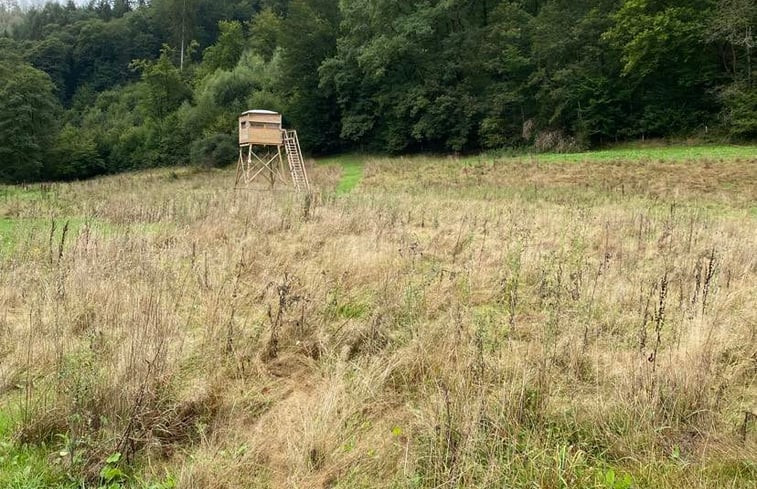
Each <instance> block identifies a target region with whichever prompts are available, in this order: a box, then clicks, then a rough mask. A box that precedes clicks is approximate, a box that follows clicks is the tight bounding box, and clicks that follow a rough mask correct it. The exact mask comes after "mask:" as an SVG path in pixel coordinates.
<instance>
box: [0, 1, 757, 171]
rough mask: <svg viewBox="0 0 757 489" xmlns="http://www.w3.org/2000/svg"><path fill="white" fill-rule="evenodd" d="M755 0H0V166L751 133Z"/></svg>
mask: <svg viewBox="0 0 757 489" xmlns="http://www.w3.org/2000/svg"><path fill="white" fill-rule="evenodd" d="M756 26H757V3H756V2H754V1H753V0H688V1H686V2H680V1H677V0H403V1H397V0H151V1H148V0H137V1H135V0H92V1H90V2H89V3H88V4H86V5H83V6H77V5H76V4H74V3H73V2H71V1H69V2H67V3H65V4H58V3H48V4H46V5H44V6H43V7H39V8H33V9H30V10H22V9H20V8H19V7H18V4H17V3H16V2H15V0H0V180H2V181H7V182H19V181H31V180H39V179H43V180H53V179H75V178H86V177H90V176H94V175H98V174H104V173H111V172H117V171H123V170H129V169H136V168H145V167H152V166H163V165H174V164H184V163H187V162H192V163H194V164H200V165H222V164H227V163H229V162H231V161H233V160H234V159H235V154H236V133H235V131H236V117H237V115H238V113H240V112H242V111H244V110H246V109H249V108H267V109H272V110H276V111H280V112H282V113H283V114H284V116H285V120H286V123H287V125H289V126H291V127H296V128H297V129H298V131H299V132H300V138H301V141H302V144H303V147H304V148H305V149H306V150H307V151H310V152H314V153H326V152H337V151H348V150H361V151H372V152H388V153H401V152H417V151H434V152H452V151H454V152H457V151H479V150H485V149H492V148H502V147H526V146H530V147H534V148H536V149H538V150H557V151H568V150H573V149H578V148H587V147H595V146H601V145H603V144H607V143H611V142H615V141H622V140H631V139H639V138H664V137H682V136H696V137H700V138H714V139H719V140H725V139H729V140H749V139H753V138H756V137H757V87H756V86H755V83H754V74H753V69H754V66H755V61H756V59H755V49H754V32H753V31H754V30H755V27H756Z"/></svg>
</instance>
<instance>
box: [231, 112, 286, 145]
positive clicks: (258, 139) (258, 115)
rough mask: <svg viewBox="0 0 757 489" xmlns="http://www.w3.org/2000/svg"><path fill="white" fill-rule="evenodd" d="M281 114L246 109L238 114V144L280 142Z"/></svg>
mask: <svg viewBox="0 0 757 489" xmlns="http://www.w3.org/2000/svg"><path fill="white" fill-rule="evenodd" d="M282 141H283V137H282V134H281V114H278V113H276V112H273V111H270V110H248V111H247V112H245V113H244V114H242V115H240V116H239V145H240V146H241V145H243V144H254V145H272V146H279V145H281V144H282Z"/></svg>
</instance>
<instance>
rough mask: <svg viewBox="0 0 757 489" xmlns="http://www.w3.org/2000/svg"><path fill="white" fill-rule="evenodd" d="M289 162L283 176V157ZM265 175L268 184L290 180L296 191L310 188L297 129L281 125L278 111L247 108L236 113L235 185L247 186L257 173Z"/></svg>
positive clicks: (257, 175) (238, 186)
mask: <svg viewBox="0 0 757 489" xmlns="http://www.w3.org/2000/svg"><path fill="white" fill-rule="evenodd" d="M284 154H286V157H287V163H288V166H289V178H286V177H285V174H286V171H285V170H284V157H283V155H284ZM261 175H262V176H263V177H264V178H267V179H268V181H269V183H270V185H271V188H273V186H274V185H275V183H276V180H280V181H281V182H283V183H288V182H289V181H290V180H291V182H292V184H293V185H294V188H295V190H297V191H303V190H304V191H309V190H310V182H309V181H308V176H307V173H306V172H305V163H304V161H303V159H302V151H301V150H300V141H299V139H298V137H297V131H293V130H287V129H284V128H283V127H282V126H281V114H279V113H278V112H273V111H270V110H248V111H247V112H245V113H243V114H241V115H240V116H239V163H238V165H237V178H236V184H235V187H236V188H240V187H243V186H247V185H249V184H250V183H252V182H253V181H254V180H255V179H256V178H257V177H259V176H261Z"/></svg>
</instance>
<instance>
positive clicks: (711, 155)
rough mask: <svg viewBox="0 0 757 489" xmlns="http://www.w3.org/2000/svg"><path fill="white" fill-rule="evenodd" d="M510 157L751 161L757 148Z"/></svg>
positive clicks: (654, 149) (631, 149) (629, 149)
mask: <svg viewBox="0 0 757 489" xmlns="http://www.w3.org/2000/svg"><path fill="white" fill-rule="evenodd" d="M511 157H512V158H517V159H522V158H524V157H527V158H532V159H534V160H537V161H540V162H558V163H559V162H575V163H578V162H584V161H607V160H626V161H640V160H663V161H684V160H698V159H710V160H718V159H737V158H755V159H757V146H753V145H749V146H736V145H719V146H708V145H698V146H679V145H676V146H654V147H639V146H621V147H617V148H611V149H604V150H599V151H586V152H582V153H539V154H527V155H523V156H511Z"/></svg>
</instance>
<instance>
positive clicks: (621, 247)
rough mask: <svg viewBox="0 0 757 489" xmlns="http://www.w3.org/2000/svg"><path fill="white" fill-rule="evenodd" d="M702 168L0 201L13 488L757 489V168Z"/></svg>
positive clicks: (134, 183)
mask: <svg viewBox="0 0 757 489" xmlns="http://www.w3.org/2000/svg"><path fill="white" fill-rule="evenodd" d="M697 152H698V154H700V155H701V156H700V157H699V158H698V159H687V158H686V156H685V152H683V151H680V150H675V151H669V152H665V151H663V150H660V149H658V150H653V152H651V153H650V154H653V155H654V157H642V158H637V159H633V158H632V157H631V156H628V155H631V154H634V153H635V154H638V153H639V152H638V151H633V152H632V151H629V152H628V155H626V156H625V157H623V156H620V155H619V153H618V152H616V153H615V154H616V155H617V156H615V157H602V154H601V153H600V156H599V157H596V158H595V157H593V156H592V155H585V156H584V157H583V158H582V159H580V160H577V159H575V158H573V159H565V160H559V158H558V157H551V156H550V157H544V158H540V157H531V158H512V157H506V156H495V155H489V156H479V157H472V158H464V159H458V158H436V159H434V158H428V157H413V158H407V157H405V158H392V159H390V158H382V157H378V158H370V157H359V156H354V157H351V158H343V159H342V160H336V161H335V160H331V163H329V162H325V164H321V165H317V166H315V167H313V168H312V169H311V176H312V177H313V180H314V182H315V186H316V188H317V192H316V198H315V199H313V200H312V201H309V203H306V202H305V201H303V200H301V199H300V198H298V197H297V196H295V195H293V194H291V193H289V192H284V191H281V192H280V191H275V192H273V193H271V192H268V191H264V190H262V189H261V190H257V189H252V190H246V191H233V190H231V189H230V185H231V182H232V180H233V173H232V172H231V171H229V170H224V171H220V170H197V169H187V168H179V169H174V170H170V169H160V170H148V171H141V172H137V173H129V174H122V175H117V176H109V177H101V178H98V179H94V180H89V181H84V182H76V183H56V184H45V185H31V186H16V187H0V215H2V216H3V217H2V218H0V486H2V487H10V488H24V489H32V488H43V487H45V488H49V487H53V488H66V489H68V488H72V489H73V488H75V487H107V488H129V487H131V488H172V487H179V488H203V489H207V488H229V489H231V488H238V487H251V488H254V487H261V488H262V487H272V488H273V487H276V488H279V487H298V488H302V487H314V488H315V487H334V488H356V487H365V488H369V487H370V488H375V487H387V488H438V487H460V488H463V487H465V488H471V487H480V488H488V487H524V488H525V487H544V488H564V487H570V488H613V489H619V488H624V489H629V488H632V487H633V488H637V487H638V488H680V487H688V488H709V487H718V488H734V489H736V488H739V489H743V488H750V487H751V488H753V487H757V465H755V459H754V453H757V420H755V408H756V407H757V383H756V382H755V376H756V375H757V364H755V358H756V355H757V329H756V328H757V308H755V298H756V297H757V255H755V253H754V250H755V249H757V233H755V219H757V207H755V205H756V203H757V160H755V158H754V154H755V153H754V147H742V148H735V149H731V148H723V149H717V148H715V149H712V148H710V149H704V148H699V149H697ZM641 153H642V154H644V152H641ZM605 156H606V155H605ZM359 162H362V163H359ZM341 163H346V164H347V166H348V167H350V170H349V174H350V175H352V177H351V178H352V181H351V182H350V183H348V184H342V183H340V182H341V180H340V179H341V176H342V170H341V169H340V167H339V166H338V165H339V164H341ZM361 168H362V175H361V172H360V171H359V170H360V169H361ZM356 169H357V171H356ZM355 175H356V176H355ZM337 188H339V189H340V190H338V191H336V189H337Z"/></svg>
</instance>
